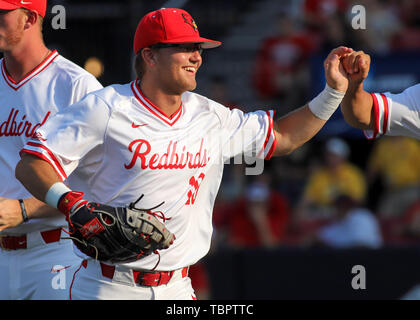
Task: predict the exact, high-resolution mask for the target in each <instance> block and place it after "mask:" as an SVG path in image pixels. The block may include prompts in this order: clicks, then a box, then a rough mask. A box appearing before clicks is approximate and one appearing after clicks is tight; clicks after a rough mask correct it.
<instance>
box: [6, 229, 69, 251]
mask: <svg viewBox="0 0 420 320" xmlns="http://www.w3.org/2000/svg"><path fill="white" fill-rule="evenodd" d="M41 237H42V239H43V240H44V242H45V243H51V242H57V241H59V240H60V237H61V228H60V229H54V230H48V231H42V232H41ZM27 243H28V242H27V237H26V234H24V235H22V236H16V237H14V236H0V246H1V248H3V249H4V250H18V249H26V248H27Z"/></svg>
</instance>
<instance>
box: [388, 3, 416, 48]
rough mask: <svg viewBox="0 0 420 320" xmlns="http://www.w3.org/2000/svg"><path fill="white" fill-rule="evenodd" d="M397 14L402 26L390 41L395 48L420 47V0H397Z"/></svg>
mask: <svg viewBox="0 0 420 320" xmlns="http://www.w3.org/2000/svg"><path fill="white" fill-rule="evenodd" d="M398 8H399V16H400V20H401V22H402V23H403V24H404V27H403V28H401V30H400V32H399V33H398V35H397V36H396V37H394V40H393V42H392V47H393V49H396V50H419V49H420V0H403V1H398Z"/></svg>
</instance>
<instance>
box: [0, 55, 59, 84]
mask: <svg viewBox="0 0 420 320" xmlns="http://www.w3.org/2000/svg"><path fill="white" fill-rule="evenodd" d="M57 56H58V52H57V50H54V51H52V52H51V53H50V54H49V55H48V57H46V58H45V59H44V61H42V62H41V63H40V64H39V65H38V66H37V67H36V68H35V69H33V70H32V71H31V72H30V73H28V74H27V75H26V76H25V78H23V79H22V80H20V81H19V82H16V81H15V80H13V79H12V77H11V76H10V75H9V73H8V72H7V70H6V64H5V61H4V59H3V61H2V63H1V74H2V75H3V78H4V80H5V81H6V83H7V84H8V85H9V86H10V87H11V88H12V89H13V90H18V89H19V88H20V87H22V86H23V85H24V84H25V83H27V82H28V81H29V80H31V79H32V78H34V77H35V76H37V75H38V74H40V73H41V72H42V71H43V70H44V69H45V68H47V67H48V66H49V65H50V63H51V62H53V60H54V59H55V58H56V57H57Z"/></svg>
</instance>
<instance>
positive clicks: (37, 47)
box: [4, 41, 51, 82]
mask: <svg viewBox="0 0 420 320" xmlns="http://www.w3.org/2000/svg"><path fill="white" fill-rule="evenodd" d="M50 52H51V51H50V50H49V49H48V48H47V47H46V46H45V45H44V43H43V42H42V41H27V42H26V43H25V44H23V45H20V46H17V47H16V48H14V49H13V50H11V51H7V52H4V60H5V64H6V70H7V72H8V74H9V75H10V76H11V77H12V79H13V80H14V81H16V82H19V81H21V80H22V79H23V78H25V76H26V75H27V74H29V73H30V72H31V71H32V70H34V69H35V68H36V67H37V66H38V65H40V64H41V63H42V62H43V61H44V60H45V59H46V58H47V57H48V55H49V54H50Z"/></svg>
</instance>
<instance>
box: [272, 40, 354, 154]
mask: <svg viewBox="0 0 420 320" xmlns="http://www.w3.org/2000/svg"><path fill="white" fill-rule="evenodd" d="M351 52H353V50H352V49H350V48H346V47H339V48H336V49H334V50H332V51H331V52H330V54H329V55H328V56H327V58H326V59H325V61H324V70H325V77H326V80H327V87H326V89H325V90H324V91H323V92H321V94H320V95H319V96H318V97H316V98H315V99H313V100H312V101H311V102H310V103H308V104H307V105H305V106H304V107H301V108H300V109H297V110H295V111H293V112H291V113H289V114H287V115H286V116H284V117H283V118H281V119H279V120H277V121H276V122H275V124H274V130H275V134H276V139H277V144H276V149H275V155H284V154H289V153H290V152H292V151H293V150H295V149H297V148H298V147H300V146H301V145H302V144H304V143H305V142H307V141H308V140H309V139H311V138H312V137H313V136H314V135H315V134H316V133H317V132H318V131H319V130H320V129H321V128H322V127H323V126H324V124H325V123H326V122H327V120H328V118H329V117H330V116H331V115H332V114H333V113H334V111H335V110H336V108H338V105H339V104H340V102H341V100H342V98H343V96H344V93H345V92H346V90H347V86H348V79H347V75H346V73H345V71H344V69H343V65H342V64H341V63H340V59H342V58H344V57H345V56H347V55H348V54H350V53H351Z"/></svg>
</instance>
